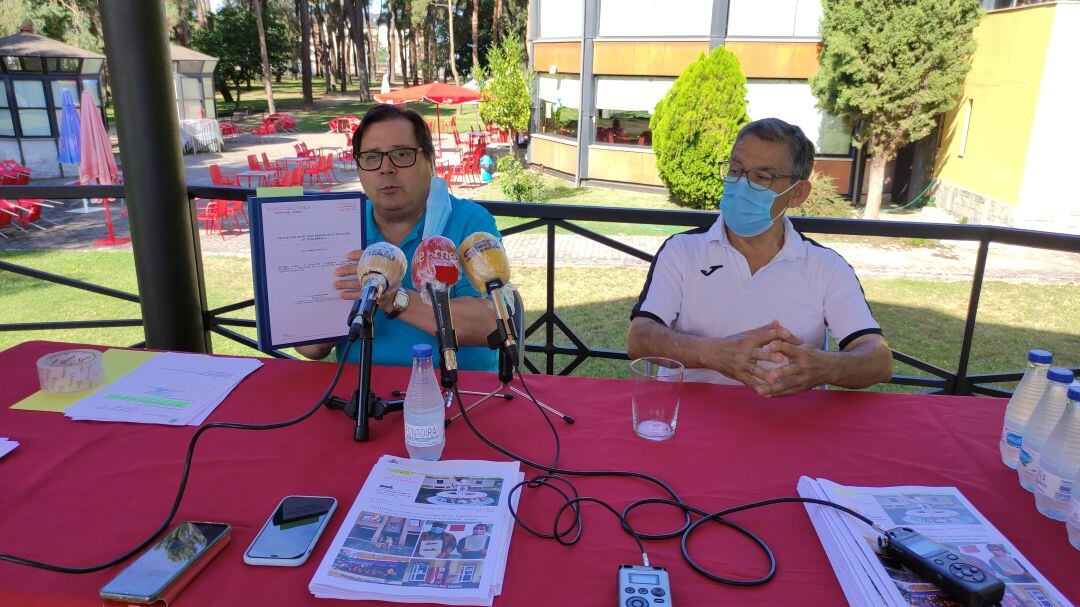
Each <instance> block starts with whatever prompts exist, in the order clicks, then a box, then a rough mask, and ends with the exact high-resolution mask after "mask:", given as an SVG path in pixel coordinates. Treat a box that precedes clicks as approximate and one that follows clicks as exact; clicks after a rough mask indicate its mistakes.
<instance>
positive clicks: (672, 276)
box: [627, 118, 892, 397]
mask: <svg viewBox="0 0 1080 607" xmlns="http://www.w3.org/2000/svg"><path fill="white" fill-rule="evenodd" d="M813 163H814V145H813V143H811V142H810V140H809V139H807V138H806V135H804V134H803V132H802V130H801V129H800V128H799V127H797V126H794V125H791V124H788V123H786V122H784V121H783V120H779V119H777V118H766V119H763V120H757V121H755V122H751V123H750V124H748V125H746V126H745V127H743V128H742V130H741V131H739V135H738V136H737V137H736V139H735V145H734V146H733V148H732V150H731V155H730V157H729V159H728V160H727V161H725V162H723V163H721V165H720V171H721V172H722V174H723V175H724V181H725V184H724V192H723V196H722V198H721V200H720V216H719V217H718V218H717V220H716V223H714V224H713V225H712V226H711V227H708V228H701V229H696V230H691V231H689V232H685V233H683V234H677V235H675V236H672V237H671V238H670V239H668V240H667V242H665V243H664V245H663V246H662V247H661V248H660V251H659V252H658V253H657V255H656V259H655V261H654V262H653V265H652V268H650V269H649V275H648V278H647V279H646V281H645V286H644V288H643V289H642V291H641V297H640V298H639V299H638V303H637V305H636V306H634V309H633V312H632V313H631V318H632V321H631V324H630V332H629V335H628V336H627V342H628V343H627V351H628V353H629V355H630V357H631V358H639V357H642V356H663V357H666V358H672V359H675V360H678V361H680V362H681V363H683V365H685V366H686V375H685V378H686V380H687V381H705V382H714V383H722V384H736V383H740V382H741V383H743V384H745V385H746V386H748V387H750V388H751V389H753V390H754V391H755V392H757V393H758V394H759V395H761V396H765V397H773V396H786V395H789V394H795V393H798V392H802V391H804V390H808V389H810V388H814V387H817V386H821V385H825V384H831V385H836V386H842V387H845V388H865V387H867V386H870V385H873V384H875V383H878V382H882V381H887V380H888V379H889V378H890V377H891V376H892V353H891V352H890V350H889V347H888V346H887V345H886V344H885V340H884V338H883V337H882V335H881V328H880V326H879V325H878V323H877V321H876V320H875V319H874V316H873V314H871V312H870V306H869V305H868V304H867V303H866V298H865V296H864V294H863V291H862V287H861V285H860V284H859V280H858V278H857V277H856V276H855V271H854V270H853V269H852V268H851V266H850V265H848V263H847V262H846V261H844V259H843V257H841V256H840V255H839V254H838V253H836V252H835V251H833V250H832V249H827V248H825V247H822V246H821V245H819V244H817V243H816V242H814V241H812V240H810V239H808V238H806V237H805V236H803V235H802V234H801V233H799V232H798V231H796V230H795V228H794V227H793V226H792V225H791V222H790V221H789V220H788V219H787V218H786V217H784V213H785V211H786V210H787V209H789V208H794V207H797V206H799V205H800V204H802V203H803V201H805V200H806V198H807V196H809V194H810V183H809V181H807V179H808V178H809V177H810V171H811V169H812V168H813ZM826 328H827V329H828V332H829V334H831V336H832V337H833V338H834V339H835V340H836V343H837V344H838V351H835V352H829V351H823V350H822V345H823V344H824V343H825V338H826Z"/></svg>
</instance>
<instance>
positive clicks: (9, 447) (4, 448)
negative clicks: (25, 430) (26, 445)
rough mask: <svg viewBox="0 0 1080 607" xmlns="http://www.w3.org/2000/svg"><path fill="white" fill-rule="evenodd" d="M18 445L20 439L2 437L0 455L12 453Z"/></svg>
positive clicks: (0, 438) (0, 439)
mask: <svg viewBox="0 0 1080 607" xmlns="http://www.w3.org/2000/svg"><path fill="white" fill-rule="evenodd" d="M18 446H19V442H18V441H13V440H11V439H9V438H6V437H0V457H4V456H5V455H7V454H8V453H11V452H12V451H14V450H15V447H18Z"/></svg>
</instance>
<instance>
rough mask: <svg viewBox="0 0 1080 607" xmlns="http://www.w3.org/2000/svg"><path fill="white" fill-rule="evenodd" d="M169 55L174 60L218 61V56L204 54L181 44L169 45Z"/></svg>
mask: <svg viewBox="0 0 1080 607" xmlns="http://www.w3.org/2000/svg"><path fill="white" fill-rule="evenodd" d="M169 56H170V57H171V58H172V60H173V61H217V59H218V58H217V57H211V56H210V55H204V54H202V53H200V52H199V51H193V50H191V49H189V48H187V47H186V46H180V45H179V44H170V45H169Z"/></svg>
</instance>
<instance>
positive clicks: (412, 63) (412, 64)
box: [409, 26, 420, 86]
mask: <svg viewBox="0 0 1080 607" xmlns="http://www.w3.org/2000/svg"><path fill="white" fill-rule="evenodd" d="M417 59H418V57H417V56H416V26H413V27H410V28H409V71H410V72H411V74H412V83H413V86H416V85H418V84H420V74H419V73H418V71H417V67H418V66H417Z"/></svg>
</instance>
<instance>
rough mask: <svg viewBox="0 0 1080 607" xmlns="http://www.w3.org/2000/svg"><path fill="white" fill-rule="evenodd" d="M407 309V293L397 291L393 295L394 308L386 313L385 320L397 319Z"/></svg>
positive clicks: (400, 290)
mask: <svg viewBox="0 0 1080 607" xmlns="http://www.w3.org/2000/svg"><path fill="white" fill-rule="evenodd" d="M408 307H409V292H408V291H406V290H405V289H398V290H397V293H395V294H394V307H393V309H391V310H390V311H389V312H387V313H386V317H387V318H397V317H398V316H399V315H401V313H402V312H404V311H405V308H408Z"/></svg>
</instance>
